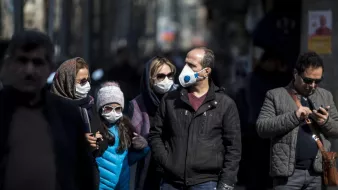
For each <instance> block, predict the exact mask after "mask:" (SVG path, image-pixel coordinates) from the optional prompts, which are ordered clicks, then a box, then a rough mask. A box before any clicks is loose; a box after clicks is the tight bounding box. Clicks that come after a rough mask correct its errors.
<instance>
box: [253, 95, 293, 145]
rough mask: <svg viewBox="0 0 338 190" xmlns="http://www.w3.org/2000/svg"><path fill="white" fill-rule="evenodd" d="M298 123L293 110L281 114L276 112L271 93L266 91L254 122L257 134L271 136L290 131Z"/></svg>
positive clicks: (265, 136) (264, 136) (263, 136)
mask: <svg viewBox="0 0 338 190" xmlns="http://www.w3.org/2000/svg"><path fill="white" fill-rule="evenodd" d="M298 125H299V120H298V118H297V116H296V113H295V112H294V111H292V112H287V113H284V114H282V115H277V114H276V108H275V105H274V101H273V94H272V93H271V92H270V91H269V92H267V94H266V96H265V100H264V103H263V107H262V108H261V111H260V113H259V116H258V119H257V122H256V130H257V133H258V135H259V136H260V137H262V138H273V137H275V136H278V135H282V134H285V133H288V132H290V131H291V130H293V129H294V128H295V127H297V126H298Z"/></svg>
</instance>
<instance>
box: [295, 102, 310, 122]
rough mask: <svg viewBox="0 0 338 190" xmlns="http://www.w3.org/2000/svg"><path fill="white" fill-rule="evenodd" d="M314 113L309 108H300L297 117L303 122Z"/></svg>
mask: <svg viewBox="0 0 338 190" xmlns="http://www.w3.org/2000/svg"><path fill="white" fill-rule="evenodd" d="M311 113H312V111H311V110H310V109H309V108H308V107H303V106H300V107H299V108H298V110H297V111H296V115H297V117H298V120H299V121H303V120H305V119H307V118H308V117H309V115H310V114H311Z"/></svg>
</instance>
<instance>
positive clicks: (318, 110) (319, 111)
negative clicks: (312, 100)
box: [317, 106, 329, 114]
mask: <svg viewBox="0 0 338 190" xmlns="http://www.w3.org/2000/svg"><path fill="white" fill-rule="evenodd" d="M321 107H322V108H324V106H321ZM324 109H325V110H326V111H329V109H327V108H324ZM317 112H318V113H320V114H324V113H323V111H322V110H321V109H319V108H318V109H317Z"/></svg>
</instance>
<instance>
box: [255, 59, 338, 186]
mask: <svg viewBox="0 0 338 190" xmlns="http://www.w3.org/2000/svg"><path fill="white" fill-rule="evenodd" d="M323 71H324V64H323V60H322V59H321V58H320V57H319V55H317V54H316V53H314V52H307V53H304V54H301V55H300V56H299V58H298V60H297V63H296V66H295V70H294V79H293V81H292V82H291V83H290V84H289V85H288V86H287V87H283V88H277V89H273V90H270V91H268V92H267V94H266V97H265V101H264V104H263V107H262V109H261V112H260V115H259V117H258V120H257V123H256V125H257V126H256V127H257V132H258V134H259V135H260V136H261V137H262V138H271V140H272V141H271V142H272V143H271V158H270V159H271V160H270V162H271V163H270V165H271V168H270V175H271V176H272V177H273V178H274V183H273V185H274V189H275V190H284V189H285V190H296V189H297V190H299V189H307V190H310V189H311V190H312V189H314V190H318V189H321V188H322V177H321V173H322V155H321V153H320V151H319V150H318V147H317V144H316V142H315V140H314V139H313V138H312V135H313V133H312V131H311V129H310V126H309V125H308V124H307V123H306V122H305V120H306V119H310V120H311V121H312V123H313V126H314V128H315V129H314V130H316V131H317V132H319V134H320V135H319V137H320V140H321V141H322V142H323V144H324V148H325V150H326V151H329V150H330V147H331V145H330V142H329V141H328V140H327V138H328V137H337V136H338V113H337V109H336V107H335V104H334V102H333V97H332V94H331V93H330V92H329V91H327V90H325V89H323V88H319V87H318V85H319V84H320V82H321V81H322V78H323ZM294 95H295V96H296V97H297V98H298V99H299V100H300V103H301V106H299V107H297V105H296V103H295V101H294V99H293V98H292V96H294ZM318 105H321V106H320V107H318Z"/></svg>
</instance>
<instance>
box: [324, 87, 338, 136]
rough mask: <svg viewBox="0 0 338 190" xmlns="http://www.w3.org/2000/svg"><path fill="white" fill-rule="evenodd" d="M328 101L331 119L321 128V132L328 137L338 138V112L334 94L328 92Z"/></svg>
mask: <svg viewBox="0 0 338 190" xmlns="http://www.w3.org/2000/svg"><path fill="white" fill-rule="evenodd" d="M327 100H328V101H329V106H330V109H329V118H328V120H327V122H326V123H325V124H324V125H323V126H321V127H320V128H321V131H322V132H323V134H324V135H326V136H327V137H332V138H337V137H338V112H337V108H336V106H335V104H334V101H333V97H332V94H331V93H330V92H328V97H327Z"/></svg>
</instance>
